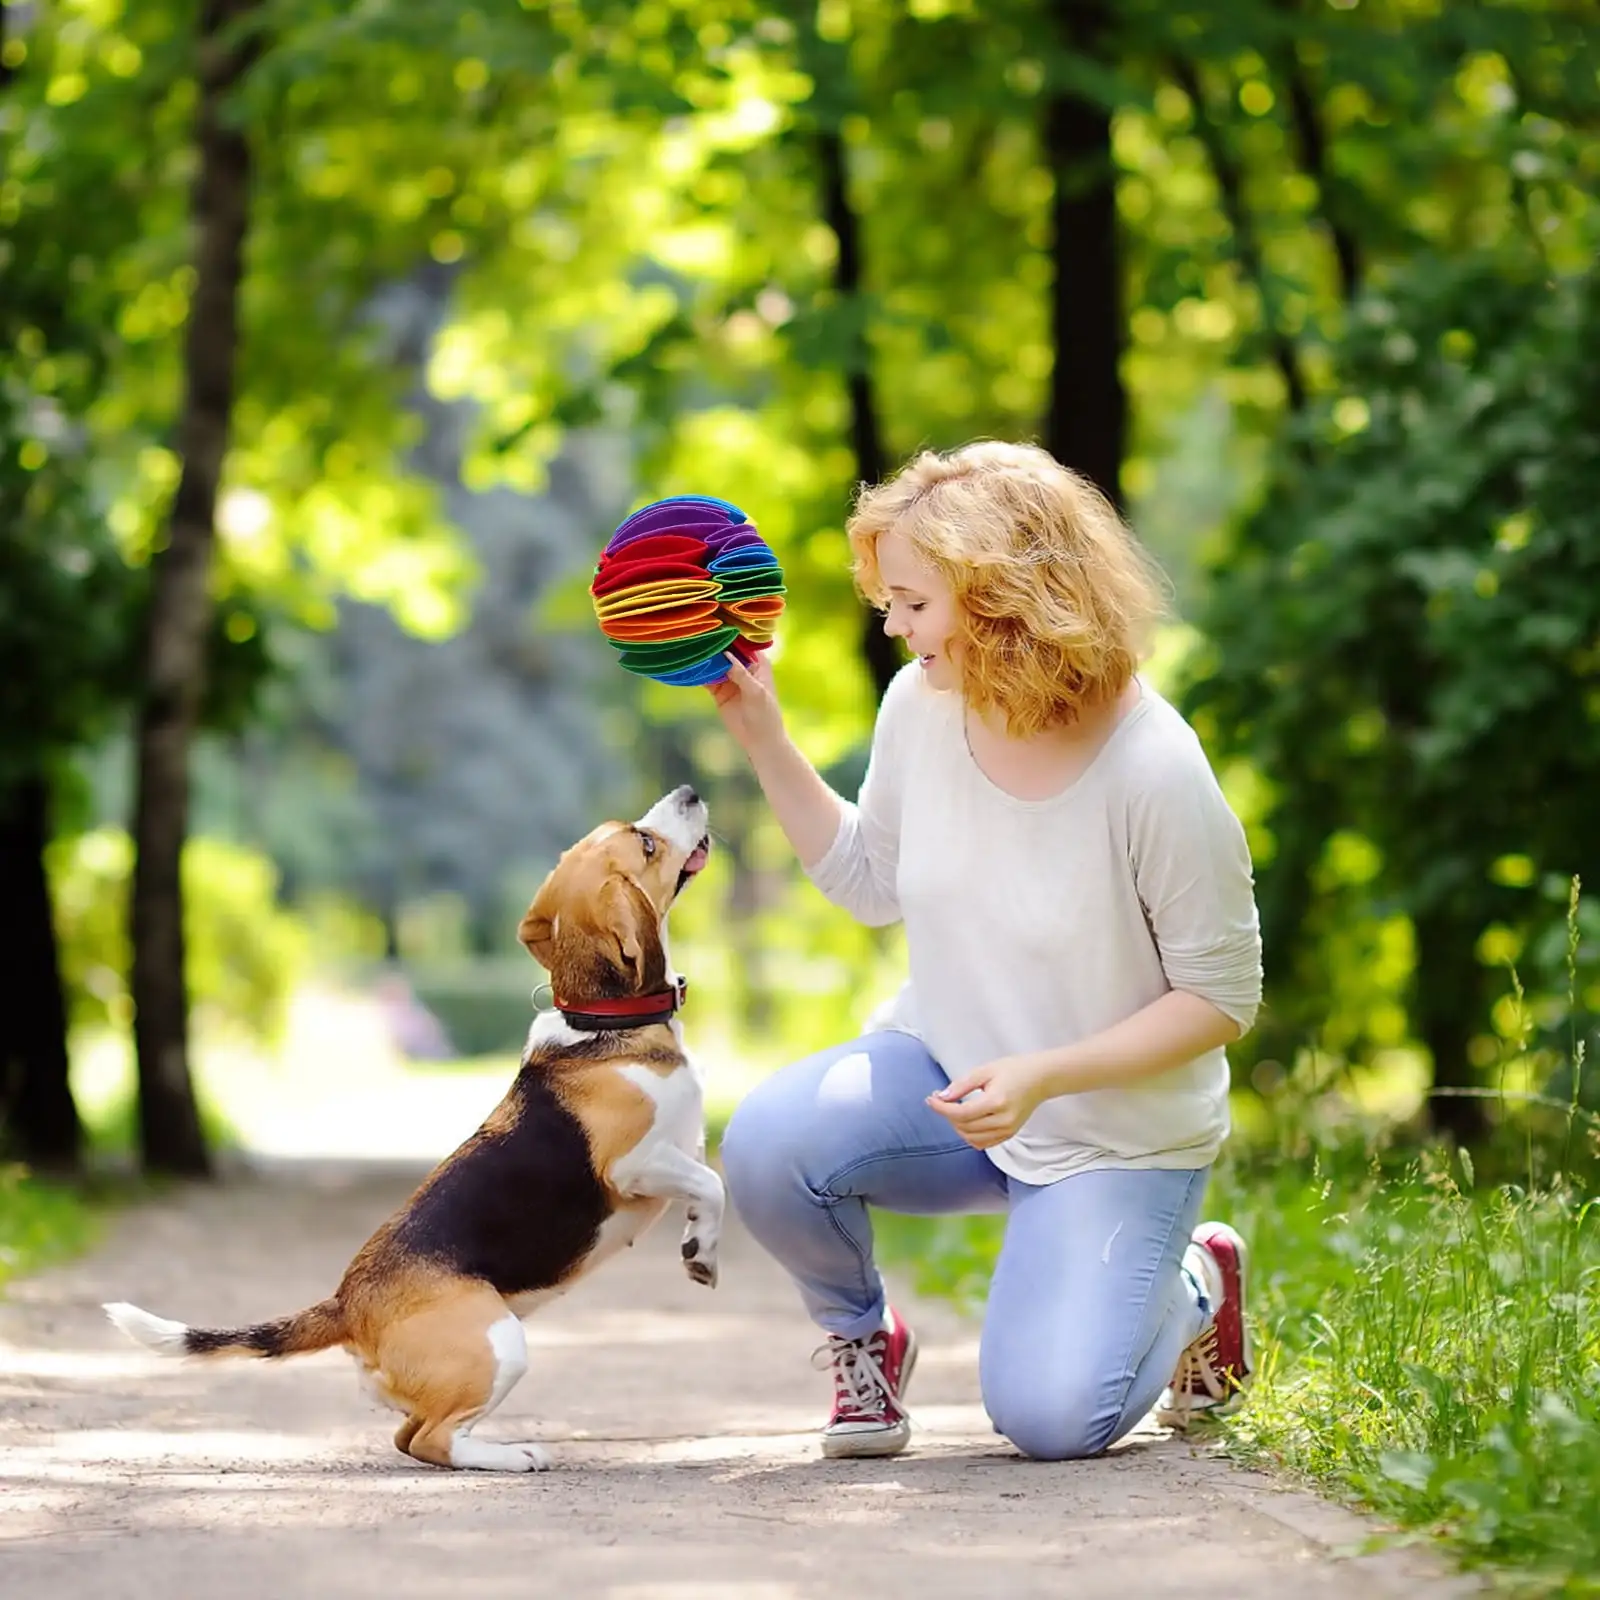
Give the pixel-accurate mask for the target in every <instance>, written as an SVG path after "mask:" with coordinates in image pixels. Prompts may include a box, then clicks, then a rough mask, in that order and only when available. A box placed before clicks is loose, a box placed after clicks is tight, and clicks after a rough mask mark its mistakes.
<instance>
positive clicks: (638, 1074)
mask: <svg viewBox="0 0 1600 1600" xmlns="http://www.w3.org/2000/svg"><path fill="white" fill-rule="evenodd" d="M616 1070H617V1071H618V1072H619V1073H620V1074H621V1075H622V1076H623V1077H624V1078H626V1079H627V1080H628V1082H629V1083H631V1084H632V1085H633V1086H634V1087H635V1088H636V1089H639V1090H642V1091H643V1092H644V1093H645V1094H646V1095H648V1096H649V1098H650V1099H651V1100H652V1101H653V1102H654V1104H655V1119H654V1121H653V1122H652V1123H651V1124H650V1131H649V1132H648V1133H646V1134H645V1136H644V1137H643V1138H642V1139H641V1140H640V1141H639V1142H638V1144H636V1145H635V1146H634V1147H633V1149H631V1150H630V1151H629V1152H628V1153H627V1154H626V1155H625V1156H622V1157H621V1158H620V1159H618V1160H617V1161H615V1162H613V1163H612V1167H611V1181H612V1183H613V1184H615V1186H616V1187H617V1188H618V1189H621V1190H623V1191H626V1190H627V1189H628V1187H629V1186H630V1184H631V1183H632V1181H633V1179H634V1178H635V1177H636V1176H637V1175H638V1173H639V1172H640V1171H641V1170H642V1169H643V1168H645V1167H647V1166H648V1165H649V1164H650V1162H651V1159H652V1158H653V1156H654V1155H655V1153H656V1151H657V1150H659V1149H660V1148H661V1147H662V1146H663V1145H667V1146H670V1147H671V1148H672V1149H674V1150H681V1151H683V1153H684V1154H685V1155H690V1156H698V1155H699V1153H700V1150H701V1146H702V1144H703V1143H704V1139H705V1090H704V1087H703V1083H702V1079H701V1075H700V1071H699V1069H698V1068H697V1067H696V1066H695V1065H694V1063H693V1062H692V1061H690V1060H689V1058H688V1057H687V1056H685V1057H684V1063H683V1065H682V1066H681V1067H679V1068H678V1069H677V1071H675V1072H669V1073H666V1074H665V1075H663V1074H662V1073H659V1072H653V1071H652V1070H651V1069H650V1068H649V1067H645V1066H637V1065H628V1066H619V1067H618V1068H617V1069H616Z"/></svg>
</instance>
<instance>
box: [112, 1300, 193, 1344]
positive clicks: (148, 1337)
mask: <svg viewBox="0 0 1600 1600" xmlns="http://www.w3.org/2000/svg"><path fill="white" fill-rule="evenodd" d="M100 1309H101V1310H102V1311H104V1312H105V1314H106V1315H107V1316H108V1317H110V1318H111V1320H112V1321H113V1322H114V1323H116V1325H117V1326H118V1327H119V1328H121V1329H122V1331H123V1332H124V1333H125V1334H127V1336H128V1337H129V1338H130V1339H132V1340H133V1341H134V1343H136V1344H142V1345H144V1346H145V1347H146V1348H147V1349H150V1350H155V1351H157V1352H159V1353H160V1354H161V1355H164V1356H181V1355H183V1354H185V1351H184V1348H183V1336H184V1335H185V1334H186V1333H187V1332H188V1331H189V1330H188V1328H186V1327H185V1326H184V1324H183V1323H181V1322H169V1321H168V1320H167V1319H166V1318H165V1317H153V1316H151V1315H150V1313H149V1312H148V1311H141V1310H140V1309H139V1308H138V1306H130V1305H129V1304H128V1303H127V1301H125V1300H115V1301H112V1302H111V1303H110V1304H109V1305H105V1306H102V1307H101V1308H100Z"/></svg>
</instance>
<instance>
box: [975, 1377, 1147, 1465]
mask: <svg viewBox="0 0 1600 1600" xmlns="http://www.w3.org/2000/svg"><path fill="white" fill-rule="evenodd" d="M1105 1388H1106V1386H1105V1385H1104V1384H1101V1383H1097V1382H1095V1381H1093V1380H1092V1378H1089V1377H1087V1376H1086V1377H1084V1378H1080V1379H1074V1380H1069V1381H1067V1382H1060V1381H1058V1382H1056V1383H1054V1384H1050V1383H1045V1382H1039V1381H1034V1382H1031V1383H1024V1382H996V1381H993V1380H990V1381H986V1382H985V1383H984V1390H983V1406H984V1410H985V1411H987V1412H988V1414H989V1420H990V1422H992V1423H993V1424H994V1429H995V1432H996V1433H998V1434H1000V1435H1002V1436H1003V1437H1004V1438H1006V1439H1008V1440H1009V1441H1010V1442H1011V1443H1012V1444H1013V1445H1015V1446H1016V1447H1017V1449H1018V1450H1020V1451H1021V1452H1022V1454H1023V1455H1025V1456H1030V1457H1031V1458H1032V1459H1033V1460H1035V1461H1081V1460H1083V1459H1085V1458H1086V1457H1088V1456H1097V1455H1099V1454H1100V1453H1101V1451H1103V1450H1105V1449H1106V1448H1107V1447H1108V1446H1110V1445H1111V1444H1112V1443H1113V1442H1115V1440H1116V1437H1117V1423H1118V1421H1119V1420H1120V1417H1119V1413H1118V1411H1117V1410H1116V1409H1115V1408H1114V1407H1112V1406H1111V1405H1109V1404H1108V1401H1107V1396H1106V1392H1105Z"/></svg>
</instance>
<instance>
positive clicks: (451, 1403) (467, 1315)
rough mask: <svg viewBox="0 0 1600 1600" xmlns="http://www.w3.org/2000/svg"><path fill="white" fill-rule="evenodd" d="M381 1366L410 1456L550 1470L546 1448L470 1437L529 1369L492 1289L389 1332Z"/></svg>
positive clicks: (510, 1318)
mask: <svg viewBox="0 0 1600 1600" xmlns="http://www.w3.org/2000/svg"><path fill="white" fill-rule="evenodd" d="M380 1360H381V1362H382V1366H383V1369H384V1372H385V1374H386V1376H387V1378H388V1387H389V1390H390V1392H391V1393H392V1394H394V1395H395V1397H396V1398H397V1399H398V1400H401V1401H402V1402H403V1403H404V1405H405V1409H406V1410H407V1411H408V1413H409V1415H408V1416H407V1418H406V1420H405V1421H404V1422H403V1423H402V1424H401V1425H400V1429H399V1431H398V1432H397V1433H396V1434H395V1439H394V1442H395V1444H396V1445H397V1446H398V1447H399V1448H400V1449H401V1450H403V1451H405V1453H406V1454H407V1455H410V1456H414V1457H415V1458H416V1459H417V1460H418V1461H428V1462H431V1463H432V1464H433V1465H435V1466H439V1467H467V1468H474V1469H476V1470H477V1471H480V1472H542V1471H544V1469H545V1468H546V1467H548V1466H549V1465H550V1457H549V1454H548V1453H547V1452H546V1451H545V1449H544V1447H543V1446H542V1445H537V1444H497V1443H494V1442H492V1441H490V1440H488V1439H474V1438H473V1437H472V1429H473V1427H474V1426H475V1425H476V1424H477V1423H478V1422H479V1421H480V1420H481V1419H482V1418H484V1417H486V1416H488V1415H489V1413H490V1412H491V1411H493V1410H494V1408H495V1407H496V1406H498V1405H499V1404H500V1402H501V1401H502V1400H504V1399H505V1397H506V1396H507V1395H508V1394H510V1392H511V1391H512V1389H513V1388H515V1386H516V1384H517V1382H518V1380H519V1379H520V1378H521V1377H522V1375H523V1373H524V1372H526V1371H527V1370H528V1344H527V1340H526V1338H525V1337H524V1335H523V1332H522V1324H521V1323H520V1322H519V1321H518V1320H517V1318H516V1317H515V1316H514V1315H513V1314H512V1313H511V1312H510V1311H508V1310H507V1309H506V1304H505V1301H504V1300H502V1299H501V1298H500V1296H499V1295H497V1294H495V1293H494V1291H493V1290H491V1289H488V1288H484V1289H482V1290H480V1291H476V1292H473V1293H471V1294H469V1295H466V1296H457V1297H452V1298H451V1299H450V1300H449V1301H448V1302H445V1303H443V1304H437V1305H434V1306H430V1307H428V1308H427V1309H425V1310H423V1311H419V1312H416V1313H414V1314H413V1315H411V1316H409V1317H407V1318H405V1320H404V1321H402V1322H400V1323H398V1324H396V1325H395V1326H394V1327H392V1328H390V1329H387V1330H385V1333H384V1335H383V1339H382V1343H381V1346H380Z"/></svg>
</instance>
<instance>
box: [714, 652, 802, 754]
mask: <svg viewBox="0 0 1600 1600" xmlns="http://www.w3.org/2000/svg"><path fill="white" fill-rule="evenodd" d="M706 687H707V688H708V689H709V690H710V691H711V698H712V699H713V700H715V701H716V703H717V712H718V714H719V715H720V716H721V718H722V722H723V726H724V727H726V728H727V730H728V732H729V733H731V734H732V735H733V737H734V739H735V740H736V741H737V742H738V744H739V747H740V748H741V749H742V750H743V751H744V752H745V754H746V755H749V756H753V755H755V754H756V752H757V751H759V750H762V749H764V748H767V747H770V746H772V745H775V744H779V743H781V742H782V740H783V737H784V728H783V711H782V709H781V708H780V707H779V705H778V694H777V690H776V689H775V688H774V686H773V682H772V663H771V662H770V661H768V660H767V656H766V652H765V651H761V652H759V653H758V654H757V655H756V658H755V661H754V663H753V664H752V666H751V667H746V666H744V665H743V664H742V663H741V662H739V661H738V660H737V659H736V658H735V657H733V656H732V655H730V656H729V657H728V676H727V677H726V678H724V679H723V680H722V681H721V682H720V683H711V684H707V685H706Z"/></svg>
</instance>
